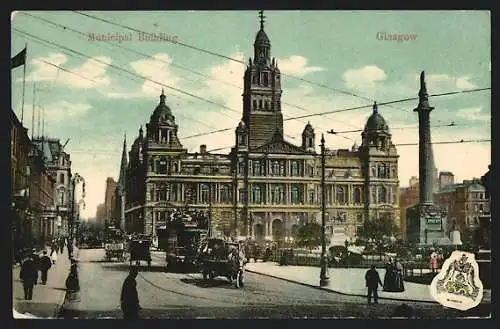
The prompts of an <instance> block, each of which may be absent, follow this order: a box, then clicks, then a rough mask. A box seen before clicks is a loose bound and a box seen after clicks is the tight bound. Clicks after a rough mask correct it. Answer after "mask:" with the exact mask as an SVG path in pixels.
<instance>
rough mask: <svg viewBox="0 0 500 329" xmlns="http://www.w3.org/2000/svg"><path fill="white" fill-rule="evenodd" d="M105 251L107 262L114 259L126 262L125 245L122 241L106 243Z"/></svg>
mask: <svg viewBox="0 0 500 329" xmlns="http://www.w3.org/2000/svg"><path fill="white" fill-rule="evenodd" d="M104 250H105V251H106V256H105V258H106V261H107V262H109V261H111V260H112V259H113V258H116V259H117V260H118V261H120V262H123V261H124V260H125V245H124V243H123V242H120V241H108V242H105V243H104Z"/></svg>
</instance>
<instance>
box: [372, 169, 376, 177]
mask: <svg viewBox="0 0 500 329" xmlns="http://www.w3.org/2000/svg"><path fill="white" fill-rule="evenodd" d="M375 176H377V169H376V168H375V166H372V177H375Z"/></svg>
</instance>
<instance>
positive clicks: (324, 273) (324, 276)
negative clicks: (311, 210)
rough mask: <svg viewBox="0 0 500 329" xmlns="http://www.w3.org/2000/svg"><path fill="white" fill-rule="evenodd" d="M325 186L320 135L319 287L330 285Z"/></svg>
mask: <svg viewBox="0 0 500 329" xmlns="http://www.w3.org/2000/svg"><path fill="white" fill-rule="evenodd" d="M325 226H326V184H325V136H324V135H323V134H321V273H320V279H319V285H320V286H321V287H324V286H327V285H328V284H329V283H330V278H329V276H328V258H327V256H326V232H325V230H326V228H325Z"/></svg>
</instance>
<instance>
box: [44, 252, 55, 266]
mask: <svg viewBox="0 0 500 329" xmlns="http://www.w3.org/2000/svg"><path fill="white" fill-rule="evenodd" d="M44 252H45V250H44ZM50 259H51V260H52V264H55V263H56V261H57V251H56V252H55V253H53V254H52V256H50Z"/></svg>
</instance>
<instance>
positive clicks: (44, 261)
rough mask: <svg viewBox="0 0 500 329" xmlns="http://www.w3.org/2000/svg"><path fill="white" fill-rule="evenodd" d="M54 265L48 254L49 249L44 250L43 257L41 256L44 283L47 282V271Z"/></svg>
mask: <svg viewBox="0 0 500 329" xmlns="http://www.w3.org/2000/svg"><path fill="white" fill-rule="evenodd" d="M51 266H52V261H51V260H50V257H49V256H48V255H47V250H44V251H43V255H42V257H40V272H41V273H42V284H44V285H45V284H47V273H48V271H49V269H50V268H51Z"/></svg>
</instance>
